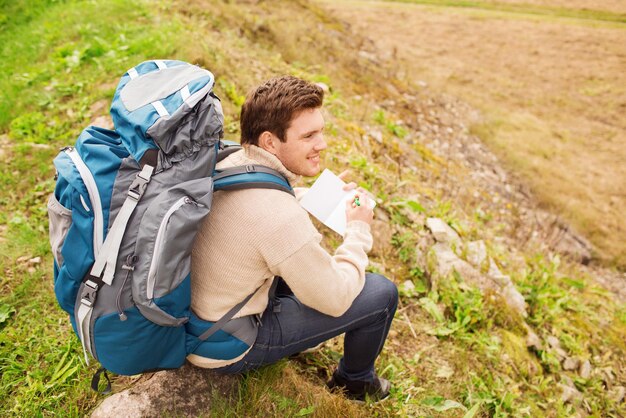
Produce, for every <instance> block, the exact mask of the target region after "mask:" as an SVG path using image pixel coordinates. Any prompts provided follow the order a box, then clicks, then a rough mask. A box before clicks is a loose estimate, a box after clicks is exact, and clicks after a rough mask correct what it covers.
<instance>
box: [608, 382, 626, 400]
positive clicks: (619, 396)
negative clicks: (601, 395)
mask: <svg viewBox="0 0 626 418" xmlns="http://www.w3.org/2000/svg"><path fill="white" fill-rule="evenodd" d="M625 395H626V388H624V386H615V387H614V388H613V389H611V390H610V391H609V398H611V399H612V400H614V401H615V402H616V403H618V404H619V403H621V402H622V401H623V400H624V396H625Z"/></svg>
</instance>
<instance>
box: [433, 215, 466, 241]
mask: <svg viewBox="0 0 626 418" xmlns="http://www.w3.org/2000/svg"><path fill="white" fill-rule="evenodd" d="M426 227H427V228H428V229H430V232H431V233H432V234H433V236H434V237H435V240H436V241H437V242H441V243H448V244H452V243H458V242H459V241H461V238H460V237H459V234H457V232H456V231H455V230H454V229H452V228H451V227H450V225H448V224H447V223H445V222H444V221H442V220H441V219H439V218H428V219H426Z"/></svg>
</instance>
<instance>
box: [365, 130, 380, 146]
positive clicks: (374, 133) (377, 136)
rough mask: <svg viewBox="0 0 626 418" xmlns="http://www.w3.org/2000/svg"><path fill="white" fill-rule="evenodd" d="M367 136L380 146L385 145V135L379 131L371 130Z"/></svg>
mask: <svg viewBox="0 0 626 418" xmlns="http://www.w3.org/2000/svg"><path fill="white" fill-rule="evenodd" d="M367 135H368V136H369V137H370V138H372V139H374V141H376V142H378V143H379V144H382V143H383V133H382V132H381V131H380V130H379V129H369V130H368V131H367Z"/></svg>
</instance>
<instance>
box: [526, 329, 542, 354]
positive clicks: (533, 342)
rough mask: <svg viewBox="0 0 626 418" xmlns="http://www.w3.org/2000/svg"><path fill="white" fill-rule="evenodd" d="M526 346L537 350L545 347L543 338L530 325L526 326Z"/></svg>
mask: <svg viewBox="0 0 626 418" xmlns="http://www.w3.org/2000/svg"><path fill="white" fill-rule="evenodd" d="M526 331H527V334H526V347H529V348H534V349H535V350H541V349H542V348H543V344H541V339H540V338H539V336H538V335H537V334H535V332H534V331H533V330H531V329H530V327H528V326H527V327H526Z"/></svg>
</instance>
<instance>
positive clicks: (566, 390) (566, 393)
mask: <svg viewBox="0 0 626 418" xmlns="http://www.w3.org/2000/svg"><path fill="white" fill-rule="evenodd" d="M559 387H560V388H561V390H562V393H561V401H563V402H564V403H565V402H567V403H575V402H579V401H581V400H582V398H583V395H582V393H580V391H579V390H578V389H576V388H575V387H573V386H569V385H566V384H563V383H559Z"/></svg>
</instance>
